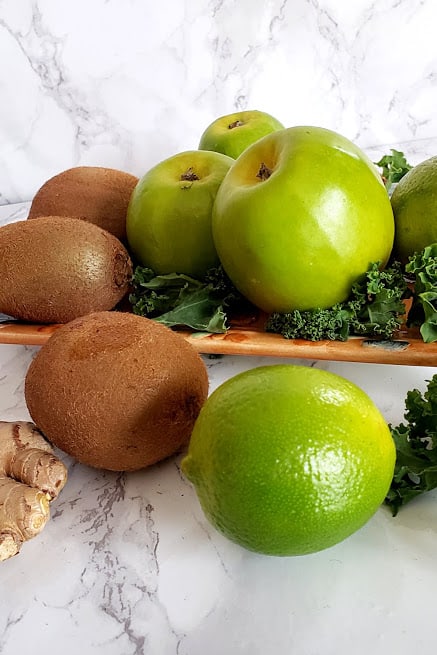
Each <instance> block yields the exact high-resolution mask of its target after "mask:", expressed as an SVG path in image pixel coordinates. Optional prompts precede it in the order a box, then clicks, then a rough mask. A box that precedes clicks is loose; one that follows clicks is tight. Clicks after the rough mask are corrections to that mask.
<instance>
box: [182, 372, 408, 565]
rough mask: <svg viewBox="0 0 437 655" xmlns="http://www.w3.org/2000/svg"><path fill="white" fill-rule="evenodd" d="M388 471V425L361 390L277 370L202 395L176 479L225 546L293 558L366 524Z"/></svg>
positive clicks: (330, 376)
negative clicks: (191, 489) (191, 491)
mask: <svg viewBox="0 0 437 655" xmlns="http://www.w3.org/2000/svg"><path fill="white" fill-rule="evenodd" d="M394 463H395V447H394V443H393V439H392V437H391V434H390V430H389V428H388V425H387V423H386V422H385V420H384V418H383V416H382V414H381V413H380V411H379V410H378V408H377V407H376V406H375V404H374V403H373V401H372V400H371V399H370V398H369V397H368V396H367V394H366V393H365V392H364V391H362V390H361V389H360V388H359V387H357V386H356V385H355V384H353V383H352V382H350V381H348V380H346V379H344V378H343V377H341V376H338V375H336V374H334V373H330V372H327V371H323V370H319V369H316V368H311V367H305V366H297V365H282V364H280V365H272V366H261V367H258V368H254V369H252V370H249V371H245V372H243V373H240V374H238V375H236V376H235V377H233V378H231V379H229V380H227V381H226V382H224V383H223V384H222V385H221V386H219V387H218V388H217V389H216V390H215V391H214V392H213V393H212V394H211V396H210V397H209V398H208V400H207V401H206V403H205V404H204V405H203V407H202V409H201V411H200V414H199V417H198V419H197V421H196V423H195V426H194V431H193V433H192V437H191V441H190V445H189V450H188V453H187V455H186V456H185V457H184V459H183V461H182V471H183V473H184V474H185V475H186V477H187V478H188V479H189V480H190V481H191V482H192V483H193V484H194V486H195V489H196V492H197V494H198V497H199V501H200V504H201V506H202V508H203V510H204V512H205V514H206V516H207V518H208V519H209V520H210V521H211V523H212V524H213V525H214V526H215V527H216V528H217V529H218V530H219V531H220V532H222V533H223V534H224V535H225V536H227V537H228V538H229V539H231V540H232V541H234V542H236V543H238V544H240V545H241V546H244V547H245V548H247V549H249V550H253V551H256V552H259V553H265V554H269V555H303V554H306V553H311V552H316V551H319V550H322V549H324V548H328V547H329V546H332V545H334V544H336V543H338V542H339V541H342V540H343V539H345V538H346V537H348V536H349V535H351V534H352V533H353V532H355V531H356V530H357V529H358V528H360V527H361V526H363V525H364V524H365V523H366V522H367V521H368V519H369V518H370V517H371V516H372V515H373V514H374V513H375V512H376V510H377V508H378V507H379V505H380V504H381V503H382V501H383V500H384V498H385V496H386V493H387V491H388V489H389V486H390V483H391V480H392V477H393V471H394Z"/></svg>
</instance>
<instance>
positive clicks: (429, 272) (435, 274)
mask: <svg viewBox="0 0 437 655" xmlns="http://www.w3.org/2000/svg"><path fill="white" fill-rule="evenodd" d="M405 271H406V273H407V274H412V276H413V278H414V294H413V302H412V305H411V309H410V311H409V313H408V325H409V326H411V325H419V326H420V334H421V335H422V338H423V340H424V341H425V342H426V343H431V342H433V341H437V243H433V244H431V245H429V246H427V247H426V248H424V249H423V250H422V251H421V252H419V253H416V254H415V255H413V256H412V257H410V259H409V262H408V264H407V265H406V266H405Z"/></svg>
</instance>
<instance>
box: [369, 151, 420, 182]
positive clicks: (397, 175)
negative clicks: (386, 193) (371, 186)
mask: <svg viewBox="0 0 437 655" xmlns="http://www.w3.org/2000/svg"><path fill="white" fill-rule="evenodd" d="M390 152H391V155H384V156H383V157H381V159H380V160H379V161H378V162H375V165H376V166H379V167H380V168H382V177H383V179H384V184H385V187H386V189H390V187H391V185H392V184H396V183H397V182H399V180H401V179H402V178H403V177H404V175H406V174H407V173H408V171H409V170H410V169H411V168H412V166H411V165H410V164H409V163H408V162H407V160H406V159H405V155H404V153H403V152H400V151H399V150H393V149H392V150H390Z"/></svg>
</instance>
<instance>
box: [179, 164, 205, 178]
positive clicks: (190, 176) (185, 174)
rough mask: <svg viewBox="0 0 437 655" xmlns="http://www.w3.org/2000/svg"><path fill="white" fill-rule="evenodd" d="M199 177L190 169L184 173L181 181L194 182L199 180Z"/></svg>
mask: <svg viewBox="0 0 437 655" xmlns="http://www.w3.org/2000/svg"><path fill="white" fill-rule="evenodd" d="M199 179H200V178H199V176H198V175H196V173H195V172H194V170H193V169H192V167H191V166H190V168H188V169H187V170H186V171H185V173H182V175H181V180H188V182H194V180H199Z"/></svg>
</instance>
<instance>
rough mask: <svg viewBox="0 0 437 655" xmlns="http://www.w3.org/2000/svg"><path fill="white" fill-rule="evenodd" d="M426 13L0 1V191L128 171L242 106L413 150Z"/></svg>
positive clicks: (436, 124) (19, 191)
mask: <svg viewBox="0 0 437 655" xmlns="http://www.w3.org/2000/svg"><path fill="white" fill-rule="evenodd" d="M436 19H437V5H436V4H435V2H434V0H380V2H377V3H376V2H374V0H355V1H354V2H349V3H346V2H344V0H269V2H265V1H263V0H208V2H205V1H204V0H161V1H160V2H158V3H152V2H144V0H129V2H121V1H120V0H93V2H89V1H88V0H75V2H66V1H62V0H61V1H60V2H59V1H58V2H55V1H54V0H20V1H19V2H16V0H1V1H0V53H1V59H2V62H4V65H2V66H1V67H0V95H1V98H2V102H1V104H0V171H1V174H0V204H6V203H14V202H20V201H25V200H29V199H30V198H31V197H32V196H33V194H34V193H35V191H36V190H37V189H38V188H39V187H40V186H41V184H43V182H45V180H46V179H48V178H49V177H51V176H52V175H55V174H56V173H58V172H60V171H61V170H64V169H66V168H69V167H70V166H76V165H80V164H88V165H103V166H112V167H115V168H120V169H122V170H126V171H129V172H132V173H134V174H136V175H138V176H140V175H142V174H143V173H145V172H146V171H147V170H148V169H149V168H150V167H151V166H153V165H154V164H156V163H158V162H159V161H161V160H162V159H164V158H165V157H168V156H170V155H173V154H175V153H176V152H179V151H181V150H187V149H192V148H197V145H198V142H199V138H200V135H201V133H202V132H203V130H204V129H205V128H206V126H207V125H208V124H209V123H210V122H211V121H212V120H214V119H215V118H216V117H217V116H220V115H223V114H228V113H230V112H232V111H234V110H241V109H260V110H264V111H267V112H270V113H272V114H273V115H275V116H276V117H277V118H278V119H279V120H281V121H282V122H283V123H284V124H285V125H287V126H292V125H302V124H304V125H317V126H321V127H327V128H330V129H334V130H337V131H339V132H340V133H341V134H344V136H347V137H348V138H350V139H352V140H353V141H355V142H356V143H357V144H358V145H360V146H361V147H363V148H366V149H369V150H371V151H372V153H374V154H375V156H379V154H381V153H384V152H385V151H386V150H387V147H388V146H389V145H390V144H393V143H402V147H403V149H404V150H405V151H406V152H408V153H409V155H410V159H411V161H412V162H414V163H417V162H418V161H420V159H422V158H423V157H422V155H423V149H422V145H423V140H424V139H426V140H427V141H428V143H429V140H432V143H433V148H434V149H435V150H437V117H436V113H435V110H434V109H435V106H436V104H437V74H436V73H437V71H436V58H435V45H434V44H435V38H434V36H435V35H434V32H435V24H436Z"/></svg>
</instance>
